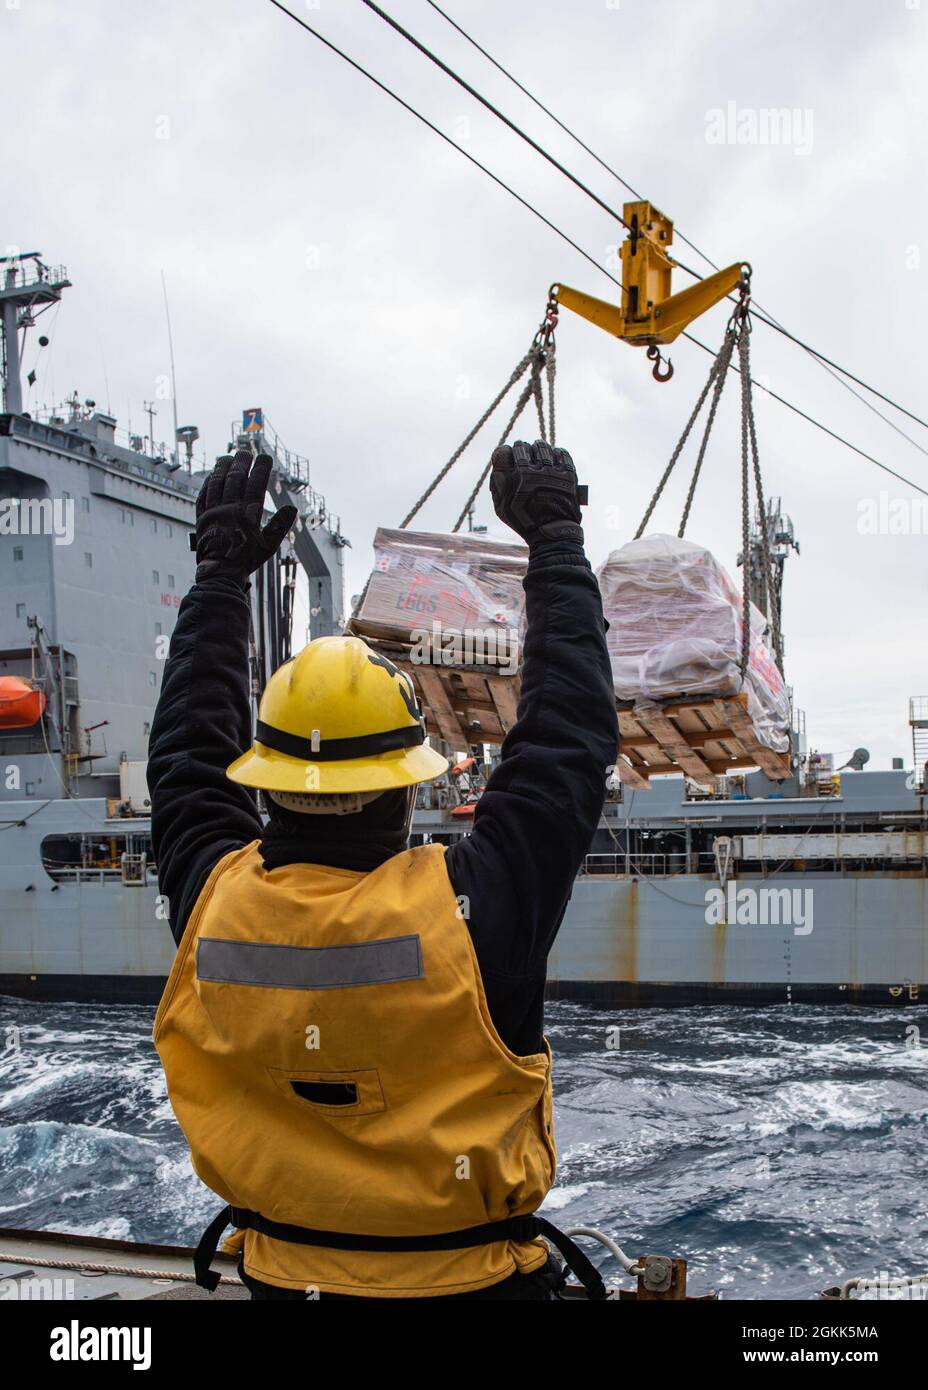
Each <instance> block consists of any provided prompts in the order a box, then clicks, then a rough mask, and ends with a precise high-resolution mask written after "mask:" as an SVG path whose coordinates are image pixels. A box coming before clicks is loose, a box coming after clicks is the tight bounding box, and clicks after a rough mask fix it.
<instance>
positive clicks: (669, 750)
mask: <svg viewBox="0 0 928 1390" xmlns="http://www.w3.org/2000/svg"><path fill="white" fill-rule="evenodd" d="M747 703H748V697H747V695H746V694H745V693H744V692H743V691H742V692H740V693H739V694H737V695H730V696H727V697H721V696H719V697H716V698H707V699H693V700H679V701H676V702H674V703H670V704H666V705H661V706H660V707H659V708H658V707H656V706H635V705H633V704H631V703H626V702H619V703H618V704H617V708H618V714H619V733H620V744H619V748H620V756H619V762H618V765H617V768H616V771H617V773H618V776H619V780H620V781H622V782H624V783H626V785H628V786H630V787H636V788H639V789H641V790H646V789H647V788H648V787H650V778H651V777H655V776H661V775H666V774H668V773H677V774H678V775H679V773H681V772H683V773H685V774H686V775H687V776H688V777H691V778H692V779H693V781H694V782H697V783H698V784H699V785H700V786H703V787H711V786H712V785H713V783H714V782H715V779H716V777H718V776H720V775H721V774H724V773H726V772H731V771H733V770H735V769H737V768H739V767H759V768H760V769H761V770H762V771H763V772H766V774H767V776H768V777H770V778H772V779H773V780H774V781H782V779H783V778H784V777H788V776H789V775H790V765H789V754H788V753H776V752H774V751H773V749H771V748H767V747H766V746H765V745H764V744H763V743H761V742H760V740H759V739H758V737H757V734H756V732H755V729H754V725H753V723H752V721H751V718H750V715H749V714H748V711H747Z"/></svg>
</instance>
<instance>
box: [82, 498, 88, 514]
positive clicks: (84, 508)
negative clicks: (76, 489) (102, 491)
mask: <svg viewBox="0 0 928 1390" xmlns="http://www.w3.org/2000/svg"><path fill="white" fill-rule="evenodd" d="M81 511H82V512H89V511H90V498H89V497H82V498H81Z"/></svg>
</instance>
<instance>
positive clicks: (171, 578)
mask: <svg viewBox="0 0 928 1390" xmlns="http://www.w3.org/2000/svg"><path fill="white" fill-rule="evenodd" d="M168 588H169V589H173V588H174V576H173V574H169V575H168Z"/></svg>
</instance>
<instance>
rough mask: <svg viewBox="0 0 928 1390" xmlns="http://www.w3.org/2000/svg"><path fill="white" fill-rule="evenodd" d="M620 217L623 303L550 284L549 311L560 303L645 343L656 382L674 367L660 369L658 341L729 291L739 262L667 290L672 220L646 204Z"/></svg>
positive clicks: (627, 338) (641, 344) (738, 275)
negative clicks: (624, 234)
mask: <svg viewBox="0 0 928 1390" xmlns="http://www.w3.org/2000/svg"><path fill="white" fill-rule="evenodd" d="M622 215H623V221H624V222H625V223H626V225H627V226H628V229H629V231H628V237H627V239H626V240H625V242H624V243H623V245H622V250H621V257H622V276H621V279H622V298H621V303H620V304H609V303H607V302H606V301H605V300H603V299H595V298H594V297H593V295H591V294H584V293H583V291H582V290H574V289H571V287H570V286H569V285H560V284H554V285H552V286H551V290H550V295H549V310H550V309H551V308H552V307H553V309H554V313H555V315H556V313H557V306H559V305H563V306H564V307H565V308H566V309H572V310H573V311H574V313H575V314H580V315H581V317H582V318H585V319H589V321H590V323H595V324H596V326H597V328H604V329H605V330H606V332H607V333H612V334H613V336H614V337H616V338H621V339H622V341H623V342H625V343H631V344H632V346H633V347H646V348H647V356H648V357H649V358H650V359H651V360H652V361H653V362H654V369H653V372H652V375H653V377H654V379H655V381H669V380H670V378H671V377H672V376H673V367H672V366H671V364H670V362H669V360H668V361H667V370H666V372H662V371H661V362H662V361H663V360H664V359H663V358H662V356H661V353H660V347H661V345H663V344H665V343H672V342H673V340H674V339H675V338H676V337H678V336H679V335H680V334H681V333H682V332H683V330H684V328H686V327H687V325H688V324H691V323H692V322H693V320H694V319H697V318H699V315H700V314H704V313H705V312H706V310H707V309H711V308H712V306H713V305H714V304H718V303H719V301H720V300H722V299H724V298H725V296H726V295H728V294H731V292H732V290H734V289H736V288H737V286H738V283H739V281H740V280H741V274H742V268H743V263H742V262H740V261H739V262H738V263H737V265H730V266H728V267H727V268H726V269H725V270H719V271H716V273H715V274H714V275H709V276H707V278H706V279H705V280H700V281H699V282H698V283H697V284H695V285H693V286H691V287H690V289H688V290H681V291H680V293H679V294H671V293H670V277H671V272H672V271H673V267H674V266H675V265H676V264H677V263H676V261H674V260H673V258H672V257H671V256H669V255H668V254H667V249H666V248H667V247H668V246H669V245H670V243H671V242H672V241H673V223H672V222H671V220H670V218H669V217H665V216H664V214H663V213H662V212H658V210H657V208H656V207H654V206H653V204H651V203H647V202H635V203H626V204H625V206H624V207H623V209H622Z"/></svg>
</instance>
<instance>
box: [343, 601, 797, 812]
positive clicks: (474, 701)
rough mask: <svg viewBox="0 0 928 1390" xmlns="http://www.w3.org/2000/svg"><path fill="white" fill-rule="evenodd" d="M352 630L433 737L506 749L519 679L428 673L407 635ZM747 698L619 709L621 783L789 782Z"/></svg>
mask: <svg viewBox="0 0 928 1390" xmlns="http://www.w3.org/2000/svg"><path fill="white" fill-rule="evenodd" d="M349 628H350V629H351V630H352V631H354V632H356V633H357V634H358V635H359V636H361V637H363V638H364V640H365V641H366V642H368V643H369V644H370V646H371V647H373V648H374V650H375V651H378V652H381V653H382V654H383V655H384V656H386V657H389V659H390V660H391V661H392V662H393V663H394V664H395V665H396V666H398V667H399V668H400V669H401V670H403V671H408V672H409V674H410V675H411V676H412V679H413V682H414V684H415V686H416V690H417V692H418V695H419V699H420V700H421V701H422V707H423V712H424V714H425V722H426V729H427V731H428V733H429V734H430V735H431V736H432V737H433V738H440V739H444V741H445V742H446V743H447V744H449V745H450V747H451V748H452V749H454V750H456V751H458V752H463V751H464V750H465V749H467V748H470V747H471V746H474V745H477V744H481V743H488V744H499V743H502V741H503V738H504V737H505V736H506V734H507V733H508V732H509V730H510V729H511V728H512V726H513V724H514V723H515V721H516V707H517V705H518V700H519V686H520V682H519V677H518V675H515V676H512V675H507V674H503V673H501V672H500V671H499V670H498V669H497V668H496V667H495V666H494V665H492V664H487V663H484V664H478V665H470V666H466V665H455V666H439V665H422V664H420V663H418V662H414V661H413V660H412V656H411V653H412V643H411V642H410V640H409V637H408V635H407V634H403V633H401V632H398V631H397V632H395V633H394V634H393V635H392V636H390V637H380V636H376V635H374V634H372V633H370V632H365V631H364V630H363V625H362V624H359V623H358V622H357V620H356V619H353V620H352V621H351V623H349ZM747 703H748V698H747V695H746V694H744V692H741V693H739V694H736V695H730V696H727V697H722V696H718V697H706V698H702V699H698V698H697V699H691V700H677V701H673V702H671V703H668V704H666V705H661V706H659V707H658V706H656V705H652V706H635V705H634V704H632V703H631V702H630V701H629V702H625V701H617V702H616V708H617V711H618V716H619V733H620V745H619V747H620V753H619V760H618V763H617V766H616V772H617V774H618V777H619V780H620V781H621V782H624V783H625V784H626V785H627V786H630V787H635V788H638V789H639V790H642V791H646V790H648V789H649V788H650V785H651V783H650V778H651V777H660V776H667V775H670V774H675V775H676V776H679V775H680V773H681V772H682V773H685V774H686V775H687V776H688V777H691V778H692V779H693V781H694V782H696V783H698V784H699V785H700V786H704V787H711V786H712V785H713V784H714V782H715V779H716V777H718V776H720V775H722V774H724V773H727V772H732V771H735V770H736V769H738V768H748V767H759V768H761V769H762V770H763V771H764V772H766V774H767V776H768V777H770V778H772V779H773V780H774V781H782V780H783V778H785V777H788V776H789V775H790V765H789V754H788V753H776V752H774V751H773V750H772V749H770V748H767V747H766V746H765V745H764V744H762V743H761V742H760V740H759V739H758V737H757V734H756V732H755V730H754V725H753V723H752V721H751V718H750V716H749V714H748V712H747Z"/></svg>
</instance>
